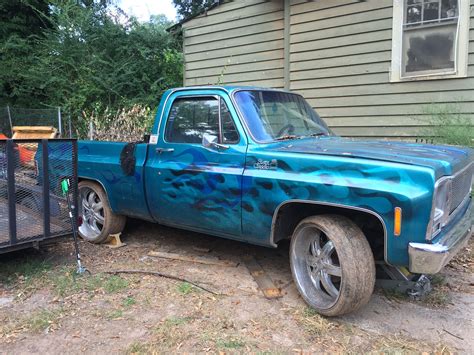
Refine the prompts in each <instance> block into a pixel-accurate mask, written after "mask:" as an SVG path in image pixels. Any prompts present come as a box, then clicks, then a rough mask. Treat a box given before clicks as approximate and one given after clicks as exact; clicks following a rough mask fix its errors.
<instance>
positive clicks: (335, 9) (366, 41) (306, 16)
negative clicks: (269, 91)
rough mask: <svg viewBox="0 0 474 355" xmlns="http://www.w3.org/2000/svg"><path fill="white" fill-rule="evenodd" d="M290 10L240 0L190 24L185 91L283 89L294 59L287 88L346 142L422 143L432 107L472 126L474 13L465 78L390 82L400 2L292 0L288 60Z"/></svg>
mask: <svg viewBox="0 0 474 355" xmlns="http://www.w3.org/2000/svg"><path fill="white" fill-rule="evenodd" d="M471 4H472V6H474V0H471ZM283 7H284V1H283V0H272V1H265V0H240V1H233V2H229V3H225V4H222V5H220V6H218V7H217V8H215V9H213V10H211V11H209V12H208V13H207V14H206V15H201V16H199V17H197V18H195V19H193V20H191V21H189V22H187V23H185V24H184V31H185V32H184V52H185V65H186V71H185V85H202V84H216V83H223V84H239V85H258V86H268V87H275V88H282V87H284V76H285V75H284V73H285V68H284V67H285V53H288V57H287V58H289V67H288V68H287V69H288V71H289V78H290V89H291V90H294V91H296V92H299V93H301V94H302V95H303V96H305V97H306V98H307V99H308V101H309V102H310V104H311V105H312V106H313V107H315V108H316V110H317V111H318V112H319V113H320V114H321V116H323V117H324V118H325V120H326V121H327V122H328V124H329V125H330V126H331V127H333V128H334V130H335V131H336V132H337V133H339V134H341V135H344V136H355V137H385V138H389V139H393V138H397V137H401V138H407V139H411V138H414V137H418V136H420V135H423V134H424V133H426V132H427V131H426V128H427V127H428V126H429V125H430V117H429V115H428V114H427V112H428V111H430V110H433V105H438V107H440V108H442V109H443V110H448V111H449V110H451V111H452V113H455V114H458V115H460V116H464V117H469V118H470V119H471V120H472V122H473V124H474V10H473V11H472V12H471V22H470V42H469V67H468V77H467V78H459V79H449V80H447V79H445V80H423V81H412V82H400V83H390V81H389V72H390V67H391V51H392V20H393V19H392V17H393V0H367V1H365V2H360V1H358V0H318V1H306V0H291V7H290V19H289V22H290V31H289V33H290V35H289V40H288V42H287V43H288V47H287V48H286V51H285V40H284V9H283Z"/></svg>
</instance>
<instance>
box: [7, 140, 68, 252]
mask: <svg viewBox="0 0 474 355" xmlns="http://www.w3.org/2000/svg"><path fill="white" fill-rule="evenodd" d="M66 181H67V182H68V183H69V190H68V192H66V191H65V189H64V186H63V184H64V183H63V182H66ZM66 193H68V194H69V195H68V196H69V197H70V202H71V205H72V206H77V142H76V141H75V140H70V139H69V140H65V139H55V140H46V139H45V140H11V139H9V140H0V253H2V252H5V251H7V250H9V249H18V248H21V247H28V246H31V245H32V244H33V245H34V243H37V242H39V241H43V240H46V239H50V238H54V237H58V236H63V235H67V234H70V233H72V225H71V220H70V217H69V211H70V206H69V205H68V200H67V198H66V197H67V195H66ZM76 211H77V209H75V210H74V214H75V216H74V218H75V219H74V220H75V221H76V220H77V212H76Z"/></svg>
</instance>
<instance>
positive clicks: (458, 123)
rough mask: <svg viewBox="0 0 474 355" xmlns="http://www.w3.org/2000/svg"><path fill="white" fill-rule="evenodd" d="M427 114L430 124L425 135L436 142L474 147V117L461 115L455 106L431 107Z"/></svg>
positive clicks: (426, 111) (427, 109) (428, 108)
mask: <svg viewBox="0 0 474 355" xmlns="http://www.w3.org/2000/svg"><path fill="white" fill-rule="evenodd" d="M425 113H426V114H427V115H428V123H429V124H430V128H428V129H427V132H425V133H426V135H427V136H431V137H433V140H434V142H436V143H441V144H451V145H462V146H468V147H474V134H473V132H474V116H471V115H465V114H461V113H459V109H458V108H457V107H456V106H455V105H431V106H428V107H427V108H426V110H425Z"/></svg>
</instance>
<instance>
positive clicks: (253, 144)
mask: <svg viewBox="0 0 474 355" xmlns="http://www.w3.org/2000/svg"><path fill="white" fill-rule="evenodd" d="M78 156H79V163H78V176H79V198H80V201H81V202H80V203H79V215H80V216H81V217H82V225H81V226H80V228H79V233H80V235H81V236H82V237H83V238H84V239H85V240H88V241H90V242H93V243H100V242H103V241H104V240H106V239H107V238H108V236H109V235H110V234H112V233H118V232H121V231H122V229H123V228H124V225H125V220H126V217H134V218H139V219H143V220H147V221H152V222H156V223H159V224H163V225H167V226H173V227H177V228H182V229H186V230H191V231H197V232H201V233H207V234H211V235H215V236H218V237H224V238H229V239H235V240H239V241H243V242H248V243H253V244H258V245H264V246H268V247H277V246H278V244H279V242H281V241H283V240H290V251H289V252H290V264H291V271H292V274H293V279H294V281H295V283H296V287H297V289H298V291H299V292H300V294H301V296H302V297H303V299H304V300H305V301H306V302H307V303H308V304H309V305H310V306H311V307H313V308H314V309H316V310H317V311H318V312H319V313H321V314H323V315H326V316H336V315H340V314H344V313H348V312H351V311H354V310H356V309H358V308H359V307H361V306H362V305H364V304H366V303H367V302H368V301H369V299H370V297H371V294H372V292H373V289H374V283H375V264H376V263H380V262H383V263H385V264H387V265H391V266H393V267H396V268H405V269H408V270H409V271H410V272H411V273H415V274H434V273H437V272H439V271H440V269H441V268H442V267H443V266H444V265H445V264H446V263H447V262H448V261H449V260H450V259H451V258H452V257H453V256H454V255H455V254H456V253H457V252H458V251H459V250H460V248H461V247H462V246H463V245H465V244H466V243H467V241H468V240H469V238H470V236H471V226H472V220H473V216H472V203H471V201H472V197H471V186H472V182H473V172H474V152H473V150H472V149H469V148H462V147H454V146H435V145H428V144H415V143H406V142H405V143H403V142H389V141H362V140H352V139H345V138H341V137H338V136H336V135H335V134H334V133H333V132H332V131H331V129H329V128H328V126H327V125H326V123H325V122H324V121H323V120H322V119H321V118H320V117H319V116H318V114H317V113H316V112H315V111H314V110H313V109H312V108H311V107H310V105H309V104H308V103H307V102H306V101H305V100H304V98H303V97H302V96H300V95H297V94H295V93H291V92H287V91H280V90H272V89H265V88H253V87H217V86H204V87H190V88H178V89H171V90H168V91H167V92H165V93H164V94H163V97H162V99H161V102H160V104H159V107H158V110H157V113H156V121H155V123H154V126H153V128H152V132H151V135H150V136H149V140H147V141H146V142H143V143H137V144H127V143H114V142H97V141H80V142H79V144H78Z"/></svg>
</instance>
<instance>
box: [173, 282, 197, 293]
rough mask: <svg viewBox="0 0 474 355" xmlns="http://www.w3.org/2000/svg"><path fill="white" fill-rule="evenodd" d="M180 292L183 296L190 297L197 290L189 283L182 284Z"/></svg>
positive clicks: (179, 288) (179, 287) (179, 286)
mask: <svg viewBox="0 0 474 355" xmlns="http://www.w3.org/2000/svg"><path fill="white" fill-rule="evenodd" d="M177 289H178V292H179V293H181V294H182V295H189V294H190V293H193V292H195V291H196V288H195V287H194V286H193V285H191V284H190V283H188V282H181V283H180V284H179V285H178V287H177Z"/></svg>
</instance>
